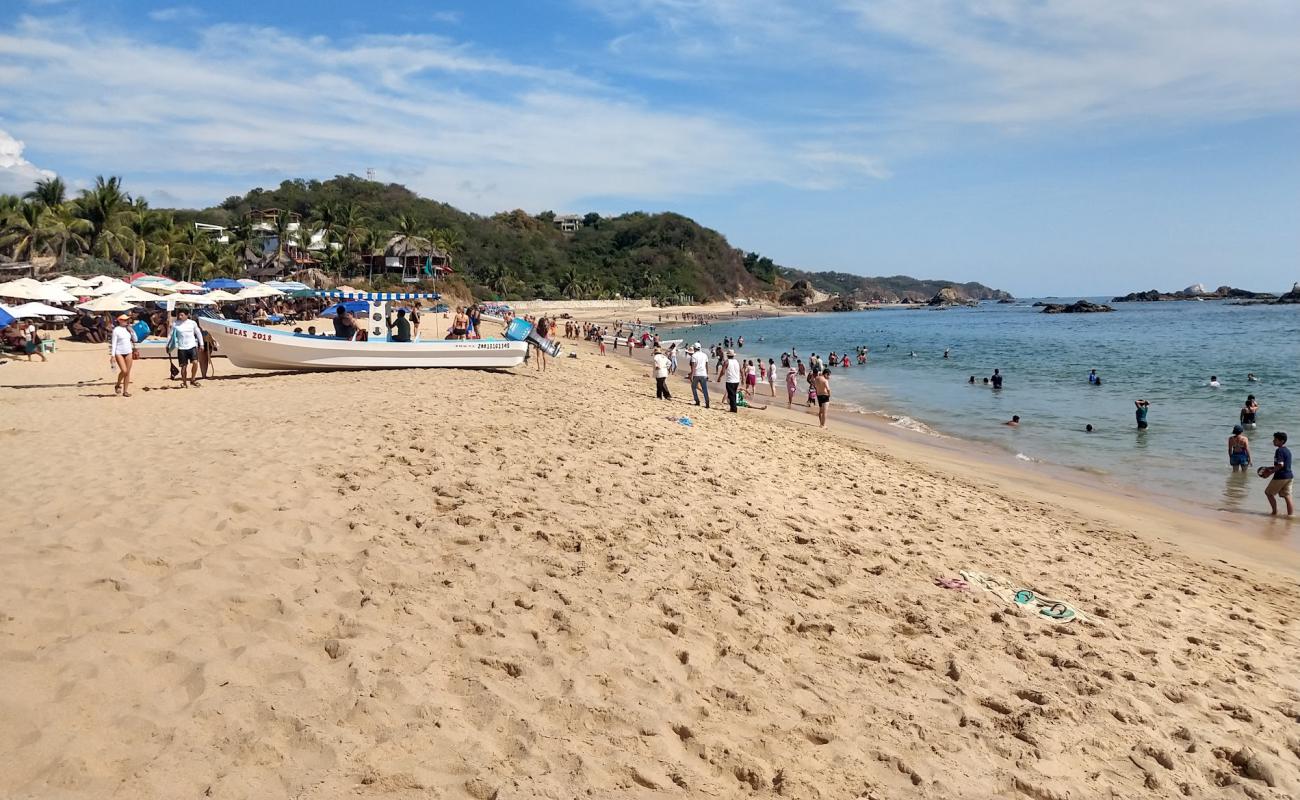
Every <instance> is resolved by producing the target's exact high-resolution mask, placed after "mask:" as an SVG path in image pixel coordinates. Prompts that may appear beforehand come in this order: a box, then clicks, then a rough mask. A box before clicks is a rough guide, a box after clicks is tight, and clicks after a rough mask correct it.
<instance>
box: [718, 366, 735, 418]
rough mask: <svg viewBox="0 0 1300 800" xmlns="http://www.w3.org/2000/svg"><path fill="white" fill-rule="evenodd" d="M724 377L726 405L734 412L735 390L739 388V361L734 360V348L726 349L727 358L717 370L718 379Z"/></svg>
mask: <svg viewBox="0 0 1300 800" xmlns="http://www.w3.org/2000/svg"><path fill="white" fill-rule="evenodd" d="M724 378H725V379H726V380H725V381H723V382H724V385H725V386H726V387H727V406H728V409H727V410H728V411H730V412H731V413H733V414H734V413H736V392H737V391H739V390H740V362H739V361H737V360H736V352H735V351H734V350H728V351H727V360H726V361H725V362H723V365H722V369H719V370H718V380H720V381H722V380H723V379H724Z"/></svg>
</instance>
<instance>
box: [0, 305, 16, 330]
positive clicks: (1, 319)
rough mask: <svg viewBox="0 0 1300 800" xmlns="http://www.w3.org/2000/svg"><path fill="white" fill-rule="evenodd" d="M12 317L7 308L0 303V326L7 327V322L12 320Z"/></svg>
mask: <svg viewBox="0 0 1300 800" xmlns="http://www.w3.org/2000/svg"><path fill="white" fill-rule="evenodd" d="M14 319H15V317H14V315H13V314H10V313H9V309H8V308H6V307H5V306H3V305H0V328H7V327H9V323H11V322H13V321H14Z"/></svg>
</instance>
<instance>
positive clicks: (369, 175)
mask: <svg viewBox="0 0 1300 800" xmlns="http://www.w3.org/2000/svg"><path fill="white" fill-rule="evenodd" d="M374 179H375V168H374V167H366V180H368V181H373V180H374Z"/></svg>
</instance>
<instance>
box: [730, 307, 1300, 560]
mask: <svg viewBox="0 0 1300 800" xmlns="http://www.w3.org/2000/svg"><path fill="white" fill-rule="evenodd" d="M741 321H742V322H743V321H747V320H741ZM742 332H743V331H742ZM746 338H747V339H748V338H749V336H748V334H746ZM753 344H754V346H755V348H756V349H770V348H766V346H765V345H764V344H763V342H762V339H761V338H760V339H758V340H756V341H754V342H753ZM746 353H748V349H747V350H746ZM744 355H745V354H742V353H739V352H738V356H741V357H744ZM764 355H769V353H765V354H764ZM710 363H712V361H711V362H710ZM837 371H840V370H838V368H837ZM850 374H851V375H856V374H857V373H850ZM800 385H801V387H802V385H803V384H802V381H801V383H800ZM852 386H853V391H855V392H856V393H864V392H865V393H866V394H867V395H870V396H871V397H872V398H873V399H866V400H864V399H863V398H861V397H856V398H854V399H853V400H848V401H842V402H839V403H835V402H833V403H832V407H831V411H830V414H831V415H832V416H835V417H839V418H842V419H843V420H844V421H845V422H846V423H848V424H858V423H862V424H866V425H868V427H878V428H880V430H881V431H882V432H885V433H888V434H891V435H892V434H895V433H899V434H905V435H906V436H908V437H917V438H918V440H920V441H924V442H927V443H930V444H936V442H935V440H936V439H937V440H940V441H946V442H948V443H949V446H951V447H960V448H963V449H965V450H966V451H967V452H968V455H969V456H970V457H971V458H976V459H988V460H991V461H993V462H996V463H999V464H1003V465H1012V466H1015V467H1019V468H1020V469H1021V471H1022V472H1024V473H1034V472H1043V471H1046V472H1049V473H1051V474H1052V476H1053V477H1055V478H1057V479H1058V480H1062V481H1065V482H1067V483H1071V484H1077V485H1080V486H1084V487H1088V488H1091V489H1093V490H1096V491H1100V492H1105V493H1108V494H1112V495H1116V496H1120V497H1125V498H1136V497H1139V496H1141V497H1143V498H1145V500H1146V502H1149V503H1151V504H1153V505H1155V506H1158V507H1160V508H1164V509H1171V510H1180V511H1186V510H1188V508H1191V509H1192V510H1193V512H1194V513H1195V514H1196V515H1197V516H1201V517H1211V518H1226V519H1227V520H1231V521H1233V522H1236V523H1240V524H1247V525H1249V524H1251V523H1252V521H1257V522H1260V525H1259V526H1258V527H1259V528H1260V530H1261V531H1265V532H1266V533H1267V529H1269V528H1272V529H1274V530H1273V532H1271V533H1267V535H1269V536H1271V537H1280V538H1288V539H1289V542H1288V545H1289V546H1290V547H1291V548H1293V549H1297V550H1300V515H1296V516H1294V517H1293V518H1291V519H1290V520H1288V519H1287V518H1286V517H1285V516H1281V517H1270V515H1269V514H1268V513H1267V505H1266V504H1265V503H1264V501H1263V494H1262V488H1263V486H1262V484H1259V485H1256V484H1255V483H1254V482H1253V481H1249V480H1246V481H1244V482H1243V483H1242V484H1241V485H1240V486H1239V487H1235V488H1234V487H1233V486H1231V485H1229V486H1228V488H1227V489H1226V490H1224V489H1222V488H1219V489H1216V490H1215V491H1216V492H1217V491H1226V492H1230V493H1232V492H1240V493H1241V496H1242V497H1246V498H1248V500H1247V501H1246V502H1247V503H1254V505H1252V506H1249V507H1229V506H1235V505H1236V503H1233V502H1232V500H1229V501H1225V500H1224V499H1223V498H1221V497H1219V495H1218V494H1214V495H1205V494H1203V493H1202V492H1199V491H1197V490H1195V489H1192V488H1190V487H1189V488H1186V489H1184V490H1183V491H1182V492H1181V493H1180V492H1177V491H1172V490H1166V489H1165V487H1167V486H1175V485H1177V484H1169V483H1160V482H1157V483H1156V484H1154V488H1152V489H1151V490H1149V491H1144V492H1138V491H1134V490H1131V489H1130V488H1129V484H1128V483H1126V481H1128V480H1130V478H1126V477H1125V474H1124V472H1123V471H1122V470H1115V469H1112V468H1111V467H1110V466H1107V465H1095V464H1092V465H1090V464H1086V463H1070V462H1069V461H1068V460H1065V459H1064V458H1061V459H1059V460H1058V458H1056V457H1054V456H1059V455H1060V453H1059V451H1058V452H1052V451H1044V450H1042V448H1041V443H1040V448H1039V449H1038V450H1036V451H1035V450H1032V449H1030V448H1028V447H1026V448H1025V451H1028V452H1031V453H1032V455H1033V457H1032V458H1031V457H1030V456H1026V455H1024V454H1023V452H1022V451H1021V449H1020V448H1021V447H1022V446H1023V445H1013V444H1011V443H1009V442H1007V441H1005V440H1001V439H999V438H998V437H994V436H977V435H970V434H968V433H966V432H965V429H964V428H961V426H960V425H959V424H957V423H956V422H954V421H953V420H952V419H948V418H944V417H942V416H941V415H939V414H937V413H936V412H934V410H933V409H931V411H930V413H929V415H928V416H926V417H925V418H924V419H918V418H917V412H916V411H914V410H911V409H908V408H906V407H891V403H890V402H889V401H886V400H882V399H880V398H879V397H876V396H875V395H876V394H878V393H875V392H873V386H872V384H871V383H870V382H866V381H862V382H858V381H855V382H854V383H853V384H852ZM759 388H760V389H761V388H762V384H760V386H759ZM893 388H895V389H897V387H896V386H895V387H893ZM1243 391H1245V390H1243ZM783 394H784V391H783V389H782V388H781V387H779V386H778V397H780V396H783ZM764 396H765V395H764ZM841 396H842V393H841ZM895 405H896V404H895ZM846 406H847V408H846ZM798 407H800V406H799V398H796V408H798ZM1022 413H1023V412H1022ZM1130 416H1131V415H1130ZM899 420H912V421H913V422H915V423H917V424H918V425H919V427H921V428H923V429H924V430H923V431H922V430H915V429H912V428H909V427H908V426H906V425H896V424H893V423H895V422H898V421H899ZM873 422H874V423H879V425H872V423H873ZM990 424H994V423H990ZM1129 429H1131V423H1130V426H1129ZM1112 430H1127V429H1124V428H1122V427H1121V428H1119V429H1114V428H1113V429H1112ZM1256 435H1258V432H1257V434H1256ZM1263 447H1264V449H1265V450H1267V449H1268V448H1267V443H1265V444H1264V445H1263ZM1021 462H1023V463H1021ZM1251 474H1252V476H1253V472H1252V473H1251ZM1227 477H1228V474H1226V473H1225V481H1226V480H1227ZM1196 485H1197V486H1200V484H1196ZM1238 502H1240V500H1239V499H1238ZM1225 503H1227V504H1225ZM1261 509H1262V510H1261ZM1272 523H1278V524H1280V525H1282V526H1286V525H1288V524H1294V525H1295V528H1294V529H1293V530H1288V531H1286V532H1283V533H1280V534H1279V533H1277V532H1276V529H1277V525H1275V524H1272Z"/></svg>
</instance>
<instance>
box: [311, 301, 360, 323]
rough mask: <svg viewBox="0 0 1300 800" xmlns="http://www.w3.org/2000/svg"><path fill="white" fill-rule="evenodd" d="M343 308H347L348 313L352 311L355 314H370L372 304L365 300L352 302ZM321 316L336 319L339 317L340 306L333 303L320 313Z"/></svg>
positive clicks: (345, 304)
mask: <svg viewBox="0 0 1300 800" xmlns="http://www.w3.org/2000/svg"><path fill="white" fill-rule="evenodd" d="M343 306H344V307H345V308H347V310H348V311H351V312H352V313H353V314H366V313H369V311H370V304H369V303H367V302H366V301H365V300H351V301H349V302H347V303H344V304H343ZM320 315H321V316H322V317H325V318H326V319H334V318H335V317H337V316H338V315H339V304H338V303H333V304H331V305H329V306H327V307H326V308H325V310H324V311H322V312H321V313H320Z"/></svg>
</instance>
